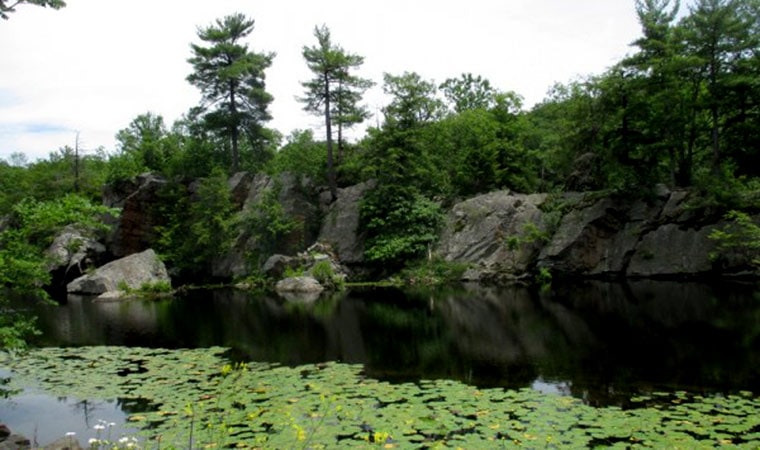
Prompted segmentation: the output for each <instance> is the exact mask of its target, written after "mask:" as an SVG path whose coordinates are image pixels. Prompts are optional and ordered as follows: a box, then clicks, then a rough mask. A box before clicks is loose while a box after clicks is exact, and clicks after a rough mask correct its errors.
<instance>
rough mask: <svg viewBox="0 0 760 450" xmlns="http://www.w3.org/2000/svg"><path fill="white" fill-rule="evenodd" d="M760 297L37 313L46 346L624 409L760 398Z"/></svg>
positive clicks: (249, 299)
mask: <svg viewBox="0 0 760 450" xmlns="http://www.w3.org/2000/svg"><path fill="white" fill-rule="evenodd" d="M759 293H760V287H758V285H756V284H740V283H723V284H699V283H677V282H665V281H635V282H629V283H627V284H620V283H606V282H585V283H576V284H566V285H555V286H554V287H553V288H552V289H551V290H548V291H540V290H538V289H532V288H526V287H500V288H496V287H493V288H490V287H482V286H463V287H461V288H456V289H445V290H437V291H436V290H434V291H415V292H402V291H400V290H397V289H365V290H351V291H349V292H346V293H341V294H337V295H334V296H332V297H328V298H322V299H320V300H318V301H316V302H297V301H285V300H282V299H279V298H277V297H271V296H269V297H268V296H261V295H252V294H249V293H245V292H240V291H234V290H217V291H196V292H190V293H186V294H183V295H182V296H178V297H177V298H174V299H171V300H161V301H131V302H125V303H94V302H92V301H91V300H90V299H83V298H70V299H69V302H68V304H67V305H64V306H60V307H44V308H42V309H41V310H40V311H39V313H40V316H41V317H40V325H41V327H42V329H43V332H44V334H43V338H42V340H41V342H40V343H41V344H42V345H51V346H82V345H126V346H146V347H165V348H192V347H206V346H225V347H230V348H232V349H233V352H232V355H233V357H234V358H238V359H242V360H254V361H267V362H279V363H283V364H288V365H297V364H303V363H314V362H321V361H343V362H349V363H362V364H364V365H365V368H366V373H367V374H368V375H369V376H371V377H374V378H379V379H384V380H390V381H415V380H419V379H423V378H427V379H429V378H450V379H457V380H461V381H464V382H466V383H469V384H473V385H477V386H483V387H493V386H503V387H506V388H521V387H533V388H535V389H539V390H542V391H549V392H559V393H563V394H569V395H573V396H576V397H579V398H582V399H584V401H586V402H588V403H589V404H592V405H611V404H612V405H621V406H625V403H626V402H627V399H628V398H630V396H631V395H634V394H636V393H642V392H650V391H656V390H689V391H696V392H707V393H714V392H718V393H723V392H736V391H741V390H749V391H752V392H754V393H755V394H757V393H758V392H760V294H759ZM16 400H18V399H16ZM4 405H7V404H4V403H2V401H0V421H2V420H3V417H2V416H3V414H2V411H3V408H4V407H5V408H7V406H4ZM100 406H101V407H106V408H108V407H110V405H109V404H106V405H100Z"/></svg>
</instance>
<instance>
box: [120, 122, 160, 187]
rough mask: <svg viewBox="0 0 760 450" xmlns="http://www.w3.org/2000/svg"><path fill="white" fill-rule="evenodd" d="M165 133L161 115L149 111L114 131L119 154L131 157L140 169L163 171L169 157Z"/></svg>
mask: <svg viewBox="0 0 760 450" xmlns="http://www.w3.org/2000/svg"><path fill="white" fill-rule="evenodd" d="M166 135H167V131H166V126H165V125H164V118H163V117H161V116H160V115H155V114H153V113H150V112H148V113H145V114H140V115H139V116H137V117H135V118H134V120H132V122H130V123H129V126H128V127H127V128H124V129H122V130H119V132H118V133H116V140H117V141H118V148H119V152H120V154H121V155H120V156H121V157H123V158H128V159H133V160H134V162H135V165H136V166H137V167H138V168H139V170H140V171H143V170H151V171H156V172H163V170H164V168H165V166H166V162H167V160H168V158H169V149H168V148H167V145H166V142H165V137H166ZM133 175H137V174H133Z"/></svg>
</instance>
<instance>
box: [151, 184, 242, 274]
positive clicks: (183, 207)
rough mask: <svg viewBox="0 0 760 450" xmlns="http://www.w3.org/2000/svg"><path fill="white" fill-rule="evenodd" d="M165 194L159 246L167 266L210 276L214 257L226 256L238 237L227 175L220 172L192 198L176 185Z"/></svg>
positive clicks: (201, 186)
mask: <svg viewBox="0 0 760 450" xmlns="http://www.w3.org/2000/svg"><path fill="white" fill-rule="evenodd" d="M160 194H161V195H162V197H163V198H162V206H161V211H160V214H161V215H162V216H163V217H165V218H166V219H167V224H166V225H165V226H162V227H159V228H158V230H157V231H158V232H159V235H160V237H159V239H158V245H159V250H160V252H161V254H162V255H163V256H164V258H165V259H166V261H167V263H168V264H170V265H171V266H173V267H176V268H178V269H180V270H181V271H183V272H185V273H186V274H187V275H191V274H192V275H200V274H202V273H208V272H209V270H208V269H209V268H210V265H211V264H212V262H213V261H214V258H215V257H217V256H220V255H222V254H224V253H225V252H226V251H227V249H229V247H230V245H231V244H232V240H233V239H234V237H235V232H236V229H235V226H234V225H235V221H234V219H233V210H234V208H233V204H232V200H231V198H230V190H229V186H228V185H227V176H226V175H225V174H224V173H223V172H221V171H220V170H217V171H216V172H214V174H212V176H210V177H208V178H205V179H202V180H201V181H200V182H199V183H198V185H197V190H196V191H195V192H194V193H193V194H192V195H191V194H190V193H189V192H187V190H186V188H185V187H184V186H183V185H181V184H172V185H170V186H169V187H168V188H166V189H165V190H164V191H163V192H161V193H160Z"/></svg>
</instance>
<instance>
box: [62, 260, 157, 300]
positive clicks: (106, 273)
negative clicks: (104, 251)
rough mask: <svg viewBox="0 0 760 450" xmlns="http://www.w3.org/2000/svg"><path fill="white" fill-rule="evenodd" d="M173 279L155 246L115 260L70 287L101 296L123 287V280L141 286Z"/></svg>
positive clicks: (136, 287)
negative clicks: (159, 257) (154, 249)
mask: <svg viewBox="0 0 760 450" xmlns="http://www.w3.org/2000/svg"><path fill="white" fill-rule="evenodd" d="M159 281H166V282H170V281H171V280H170V278H169V274H168V273H167V272H166V267H165V266H164V263H163V262H161V260H159V259H158V256H157V255H156V253H155V252H154V251H153V250H152V249H148V250H145V251H144V252H141V253H135V254H133V255H129V256H127V257H124V258H121V259H118V260H116V261H112V262H110V263H108V264H106V265H104V266H102V267H99V268H98V269H96V270H95V271H94V272H92V273H90V274H87V275H84V276H82V277H79V278H77V279H76V280H74V281H72V282H71V283H69V284H68V285H67V286H66V289H67V291H68V292H69V293H72V294H86V295H98V294H102V293H104V292H111V291H117V290H119V284H121V283H122V282H123V283H125V284H126V285H127V287H129V288H132V289H138V288H140V286H142V285H143V284H144V283H155V282H159Z"/></svg>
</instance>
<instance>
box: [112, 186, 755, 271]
mask: <svg viewBox="0 0 760 450" xmlns="http://www.w3.org/2000/svg"><path fill="white" fill-rule="evenodd" d="M162 183H164V181H162V180H161V179H158V178H156V177H152V176H148V175H146V176H142V177H140V178H138V179H137V180H135V181H134V182H132V183H131V184H128V185H123V186H120V187H119V189H111V190H109V191H108V192H109V197H108V198H107V204H109V205H112V206H122V207H123V212H122V215H121V217H120V219H119V223H118V226H117V227H116V232H115V233H114V236H113V237H112V241H111V243H110V244H111V245H110V249H111V251H112V253H113V254H115V255H123V254H125V253H126V254H129V253H134V252H137V251H141V250H143V249H145V248H148V247H149V246H150V244H151V241H152V240H153V238H154V236H153V235H152V228H151V224H152V223H154V222H155V221H156V219H157V218H155V217H152V216H151V214H152V212H151V211H154V210H155V208H152V207H151V205H153V204H155V202H156V201H157V200H156V198H155V192H156V191H157V189H158V188H159V187H160V186H161V185H162ZM229 186H230V190H231V192H232V193H233V201H234V203H235V204H236V205H237V206H238V208H240V211H242V212H245V211H248V212H250V211H256V210H257V208H260V207H261V204H262V201H263V199H264V198H265V196H266V195H267V193H269V194H271V195H274V196H275V198H276V201H277V202H278V203H279V204H280V205H281V207H282V213H283V214H284V216H285V217H286V218H288V219H289V220H291V221H293V222H294V223H295V224H296V225H295V227H294V228H293V229H292V230H291V231H290V232H289V233H287V235H286V236H284V237H282V238H281V240H280V241H278V242H277V243H276V244H277V245H276V246H275V247H276V248H275V247H272V248H266V249H264V248H262V247H261V242H258V241H257V237H256V236H253V235H251V234H250V233H242V234H241V235H240V236H238V239H237V241H236V243H235V245H234V246H233V248H232V249H231V250H230V252H229V253H228V254H227V255H226V256H224V257H222V258H219V260H218V261H217V262H216V264H214V267H215V269H214V275H215V276H219V277H227V278H230V277H238V276H243V275H246V274H247V271H250V270H251V264H250V261H246V257H247V256H246V255H250V254H251V251H252V250H253V251H254V252H255V251H259V252H260V253H261V252H264V253H266V252H269V254H266V255H264V254H262V255H261V256H262V257H263V259H262V260H261V262H260V263H261V264H263V262H264V261H265V260H266V257H268V256H269V255H270V254H273V253H281V254H285V255H295V254H296V253H298V252H299V251H302V250H304V249H306V248H307V247H308V246H310V245H312V244H314V243H315V242H324V243H326V244H329V245H330V246H331V247H332V248H333V249H334V251H335V253H336V254H337V256H338V258H339V260H340V262H341V264H344V265H346V266H349V267H354V268H361V265H362V262H363V239H362V236H361V233H360V230H359V205H360V202H361V199H362V197H363V195H364V194H365V193H366V192H367V191H368V190H369V189H371V188H372V184H371V183H363V184H360V185H356V186H351V187H347V188H344V189H341V190H340V191H339V195H338V200H337V201H335V202H330V201H329V199H328V198H326V197H325V195H320V193H322V194H324V192H322V191H320V188H319V187H318V186H315V185H314V184H313V183H311V182H310V181H309V180H308V179H299V178H297V177H294V176H292V175H288V174H283V175H281V176H279V177H277V178H276V179H273V178H271V177H269V176H266V175H262V174H257V175H255V176H253V175H250V174H246V173H240V174H236V175H234V176H233V177H231V178H230V180H229ZM115 192H118V195H116V194H115ZM696 204H698V202H697V201H696V199H695V198H693V194H691V193H690V192H689V191H685V190H674V191H670V190H668V189H666V188H664V187H660V188H659V189H658V190H657V192H656V194H654V195H652V196H651V197H649V198H647V199H631V198H626V197H621V196H606V195H602V194H600V193H565V194H531V195H526V194H517V193H512V192H508V191H498V192H491V193H488V194H483V195H480V196H477V197H474V198H470V199H467V200H464V201H462V202H460V203H457V204H455V205H454V206H453V207H451V208H450V209H449V211H448V212H447V216H446V220H445V225H444V226H443V228H442V230H441V235H440V239H439V242H438V244H437V246H436V247H435V249H434V254H435V255H436V256H438V257H440V258H442V259H444V260H447V261H451V262H458V263H465V264H467V265H468V266H469V267H470V268H469V270H467V271H466V273H465V275H464V278H465V279H466V280H471V281H496V282H503V281H509V280H514V279H520V278H525V277H531V276H532V275H533V274H535V273H536V272H538V271H540V270H542V269H543V270H548V271H549V272H551V273H552V274H553V275H567V276H580V277H607V278H615V277H634V278H635V277H640V278H649V277H695V276H704V275H737V274H754V275H757V273H756V272H751V271H750V265H749V264H748V263H749V261H747V258H746V257H744V258H742V257H741V256H737V257H731V258H727V259H726V260H724V261H722V262H721V263H720V264H716V263H714V262H713V261H711V259H710V253H711V252H712V251H713V250H714V249H715V243H714V242H713V241H712V240H710V239H709V238H708V236H709V235H710V232H711V231H712V230H714V229H715V228H716V227H721V226H723V225H724V223H723V222H722V218H721V215H720V214H719V213H718V212H716V211H714V210H710V209H708V208H697V207H695V206H694V205H696ZM257 249H258V250H257Z"/></svg>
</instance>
